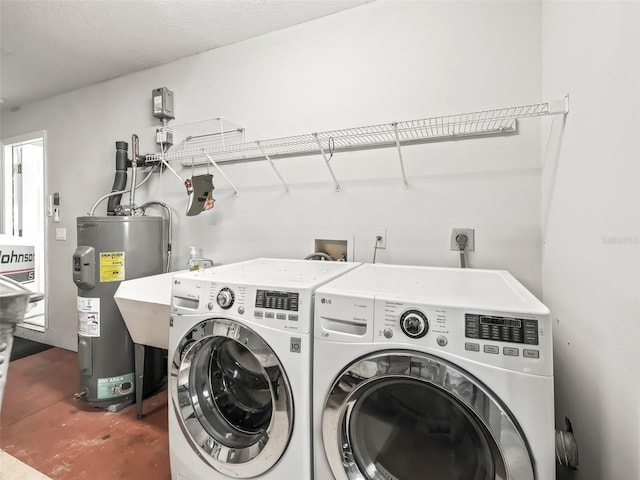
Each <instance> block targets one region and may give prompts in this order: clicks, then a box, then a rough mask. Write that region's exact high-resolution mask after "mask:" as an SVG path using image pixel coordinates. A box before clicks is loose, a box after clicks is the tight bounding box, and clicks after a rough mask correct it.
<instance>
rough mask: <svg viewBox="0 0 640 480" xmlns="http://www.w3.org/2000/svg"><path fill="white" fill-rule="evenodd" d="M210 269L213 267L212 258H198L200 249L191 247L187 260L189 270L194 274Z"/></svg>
mask: <svg viewBox="0 0 640 480" xmlns="http://www.w3.org/2000/svg"><path fill="white" fill-rule="evenodd" d="M210 267H213V260H211V259H210V258H202V257H198V249H197V248H196V247H189V260H187V268H188V269H189V270H191V271H192V272H193V271H196V270H200V269H203V268H210Z"/></svg>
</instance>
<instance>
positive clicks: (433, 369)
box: [313, 264, 555, 480]
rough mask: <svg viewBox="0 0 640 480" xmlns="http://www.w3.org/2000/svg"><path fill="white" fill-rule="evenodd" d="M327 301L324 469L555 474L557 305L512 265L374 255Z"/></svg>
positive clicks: (419, 475) (322, 305) (321, 425)
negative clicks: (387, 261)
mask: <svg viewBox="0 0 640 480" xmlns="http://www.w3.org/2000/svg"><path fill="white" fill-rule="evenodd" d="M315 301H316V313H315V338H314V362H313V389H314V390H313V391H314V403H313V412H314V456H315V478H316V480H333V479H335V480H355V479H358V480H422V479H438V480H458V479H461V480H462V479H463V480H533V479H536V480H550V479H554V478H555V455H554V454H555V452H554V444H555V440H554V434H555V432H554V407H553V363H552V362H553V359H552V341H551V320H550V315H549V311H548V309H547V308H546V307H545V306H544V305H543V304H542V303H540V302H539V301H538V300H537V299H536V298H535V297H534V296H533V295H532V294H531V293H530V292H529V291H527V290H526V289H525V288H524V287H523V286H522V285H521V284H520V283H518V281H517V280H516V279H515V278H513V277H512V276H511V275H510V274H509V273H507V272H505V271H492V270H475V269H446V268H428V267H411V266H396V265H371V264H368V265H362V266H361V267H359V268H357V269H355V270H353V271H351V272H349V273H347V274H345V275H344V276H342V277H340V278H338V279H336V280H334V281H332V282H330V283H327V284H325V285H324V286H322V287H321V288H319V289H318V290H317V291H316V299H315Z"/></svg>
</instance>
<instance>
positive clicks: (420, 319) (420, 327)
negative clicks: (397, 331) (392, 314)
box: [400, 310, 429, 338]
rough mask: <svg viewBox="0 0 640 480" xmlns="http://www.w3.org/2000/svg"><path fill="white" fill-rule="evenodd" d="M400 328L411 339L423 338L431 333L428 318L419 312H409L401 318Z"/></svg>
mask: <svg viewBox="0 0 640 480" xmlns="http://www.w3.org/2000/svg"><path fill="white" fill-rule="evenodd" d="M400 328H401V329H402V331H403V332H404V334H405V335H406V336H408V337H411V338H422V337H424V336H425V335H426V334H427V332H428V331H429V321H428V320H427V316H426V315H425V314H424V313H422V312H420V311H418V310H407V311H406V312H404V313H403V314H402V316H401V317H400Z"/></svg>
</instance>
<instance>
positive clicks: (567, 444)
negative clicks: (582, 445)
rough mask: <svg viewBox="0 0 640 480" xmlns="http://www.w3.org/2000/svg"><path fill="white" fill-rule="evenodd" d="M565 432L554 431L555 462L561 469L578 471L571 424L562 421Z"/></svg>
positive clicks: (575, 446) (566, 419)
mask: <svg viewBox="0 0 640 480" xmlns="http://www.w3.org/2000/svg"><path fill="white" fill-rule="evenodd" d="M564 423H565V425H566V430H556V460H557V461H558V463H559V464H560V465H562V466H563V467H569V468H571V469H572V470H577V469H578V444H577V442H576V437H575V436H574V435H573V428H572V427H571V422H570V421H569V419H568V418H567V417H565V419H564Z"/></svg>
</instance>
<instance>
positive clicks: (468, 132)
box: [147, 100, 568, 165]
mask: <svg viewBox="0 0 640 480" xmlns="http://www.w3.org/2000/svg"><path fill="white" fill-rule="evenodd" d="M567 112H568V106H566V102H565V101H564V100H563V101H559V102H555V104H554V103H551V102H546V103H537V104H530V105H521V106H516V107H506V108H498V109H493V110H483V111H478V112H471V113H462V114H456V115H447V116H440V117H431V118H423V119H418V120H409V121H403V122H393V123H386V124H380V125H370V126H365V127H356V128H347V129H342V130H332V131H327V132H320V133H310V134H304V135H295V136H289V137H281V138H275V139H269V140H260V141H253V142H245V141H244V129H243V128H242V127H240V126H238V125H235V124H233V123H231V122H228V121H226V120H223V119H221V118H215V119H210V120H205V121H200V122H193V123H189V124H182V125H175V126H172V127H165V128H164V129H163V130H166V131H167V132H171V133H172V134H173V136H174V144H175V146H174V147H173V149H171V150H170V151H167V152H166V153H158V154H153V155H149V156H148V157H147V160H148V161H161V160H165V161H175V160H181V161H182V162H183V164H184V165H192V164H193V165H199V164H200V165H201V164H204V163H208V162H209V161H211V160H213V161H215V162H216V163H218V164H225V163H240V162H251V161H259V160H265V157H266V156H268V157H269V158H271V159H277V158H284V157H295V156H304V155H318V154H320V153H321V150H324V151H325V152H329V153H337V152H342V151H353V150H362V149H370V148H383V147H393V146H398V145H409V144H419V143H428V142H433V141H443V140H453V139H459V138H465V137H478V136H480V137H482V136H492V135H506V134H511V133H516V132H517V120H518V119H523V118H529V117H537V116H543V115H552V114H559V113H567ZM238 139H240V141H238Z"/></svg>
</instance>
